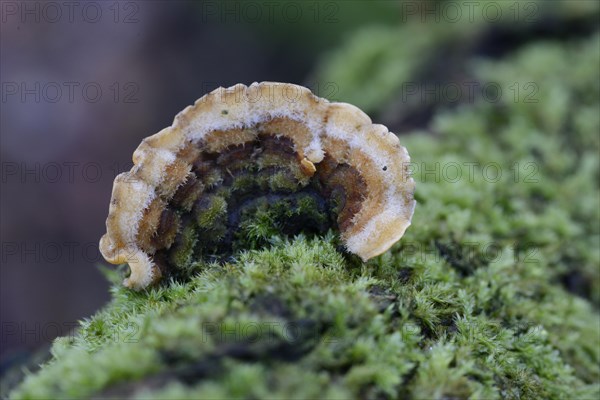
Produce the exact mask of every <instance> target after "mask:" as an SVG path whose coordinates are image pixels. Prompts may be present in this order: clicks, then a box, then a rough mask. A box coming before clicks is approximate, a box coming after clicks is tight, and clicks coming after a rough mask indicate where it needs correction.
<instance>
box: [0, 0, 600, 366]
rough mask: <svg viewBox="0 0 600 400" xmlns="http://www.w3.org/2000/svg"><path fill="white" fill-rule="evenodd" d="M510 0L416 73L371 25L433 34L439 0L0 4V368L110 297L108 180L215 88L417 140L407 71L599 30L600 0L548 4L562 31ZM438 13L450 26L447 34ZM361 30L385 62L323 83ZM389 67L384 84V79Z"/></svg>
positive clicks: (425, 109)
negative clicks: (355, 109) (405, 93)
mask: <svg viewBox="0 0 600 400" xmlns="http://www.w3.org/2000/svg"><path fill="white" fill-rule="evenodd" d="M475 3H477V4H478V5H479V8H475V9H474V12H475V13H476V15H479V16H480V17H481V15H480V12H481V9H482V5H483V6H487V4H489V3H493V4H500V3H502V2H500V3H498V2H493V1H489V0H486V1H482V2H475ZM480 3H481V4H480ZM484 3H485V4H484ZM513 3H514V4H517V2H510V4H509V5H508V6H506V8H505V12H506V14H505V15H512V14H508V13H509V12H511V13H513V12H517V11H519V12H521V14H519V16H518V18H513V20H512V21H508V23H506V24H504V25H503V26H502V27H500V28H499V27H498V26H496V25H493V24H486V21H485V20H484V21H483V23H481V21H479V23H480V25H481V29H479V28H478V29H473V28H472V24H471V25H469V24H470V22H469V21H465V20H466V14H465V18H463V20H461V21H460V23H456V24H455V25H456V28H459V29H450V30H448V32H449V33H451V34H452V35H454V36H452V39H453V43H457V44H456V45H454V47H448V46H446V45H445V44H443V43H442V44H439V45H438V48H437V50H436V51H429V52H428V53H427V54H426V52H425V51H424V52H423V59H425V58H427V59H428V60H429V61H430V63H429V65H432V66H433V68H429V69H422V68H420V64H419V62H418V61H419V60H414V59H406V58H403V53H402V49H403V48H404V47H407V48H409V49H413V50H411V51H414V47H411V46H413V45H414V46H417V44H418V46H422V47H423V48H424V49H428V48H429V47H427V46H428V44H427V43H421V42H420V40H421V37H420V36H419V34H418V33H417V34H415V35H410V37H408V36H405V37H401V38H399V39H398V40H397V41H393V42H391V43H389V46H390V49H391V50H392V51H390V52H389V54H390V56H389V57H388V58H387V59H380V57H381V54H382V52H381V51H380V50H381V47H382V46H386V44H382V43H381V42H379V41H378V37H389V35H387V36H384V35H380V36H378V34H379V33H378V32H379V31H377V29H380V28H383V29H385V28H393V27H396V26H400V25H402V24H405V23H407V21H409V22H412V23H416V24H419V23H421V22H423V26H424V29H435V28H436V27H437V26H438V25H439V22H440V21H439V20H436V18H437V17H439V10H440V9H439V8H437V9H436V8H435V4H438V3H437V2H435V1H425V2H419V1H404V2H400V1H394V0H377V1H367V2H363V1H354V0H347V1H322V2H317V1H225V2H221V1H106V2H105V1H90V2H86V1H78V2H69V1H67V2H62V1H60V2H43V1H24V2H21V1H2V2H1V3H0V6H1V10H0V11H1V15H0V19H1V20H0V22H1V28H0V60H1V61H0V78H1V83H2V88H1V95H2V100H1V103H0V106H1V112H0V114H1V115H0V121H1V122H0V157H1V165H2V171H1V194H0V203H1V207H0V220H1V228H0V234H1V240H0V242H1V246H2V248H1V264H2V265H1V268H0V301H1V304H0V311H1V317H0V328H1V338H0V340H1V342H0V367H4V366H6V365H9V364H14V363H15V362H16V361H15V360H19V359H22V358H26V357H28V355H29V354H30V353H31V352H32V351H33V350H35V349H38V348H40V347H44V346H45V345H47V344H48V343H50V342H51V340H52V339H53V338H54V337H56V336H63V335H67V334H69V332H70V331H71V330H72V329H73V327H74V326H75V325H76V324H77V321H78V320H80V319H82V318H85V317H86V316H89V315H91V314H93V313H94V312H95V311H96V310H97V309H98V308H100V307H101V306H102V305H103V304H104V303H106V302H107V301H108V299H109V291H108V286H109V285H108V282H107V281H106V280H105V278H104V277H103V275H102V273H101V271H100V266H101V265H106V263H105V262H104V261H103V260H102V257H101V256H100V254H99V252H98V240H99V239H100V237H101V235H102V234H103V233H104V232H105V224H104V222H105V219H106V216H107V213H108V204H109V200H110V195H111V188H112V181H113V179H114V177H115V176H116V175H117V174H118V173H120V172H123V171H126V170H128V169H129V168H130V167H131V155H132V154H133V151H134V150H135V148H136V147H137V145H138V144H139V142H140V141H141V140H142V139H143V138H144V137H146V136H149V135H151V134H154V133H156V132H158V131H159V130H161V129H162V128H164V127H166V126H169V125H170V124H171V123H172V121H173V117H174V116H175V114H177V113H178V112H179V111H181V110H182V109H183V108H185V107H186V106H187V105H189V104H192V103H193V102H194V101H195V100H196V99H197V98H199V97H201V96H202V95H203V94H205V93H207V92H208V91H211V90H212V89H215V88H217V87H219V86H224V87H227V86H231V85H233V84H236V83H244V84H251V83H252V82H254V81H264V80H270V81H283V82H292V83H298V84H302V85H305V86H308V87H310V88H311V89H312V90H313V91H314V92H315V93H316V94H317V95H320V96H322V97H327V98H329V99H330V100H339V101H348V102H352V103H355V104H357V105H359V106H361V107H363V108H364V109H365V110H366V111H367V112H369V114H370V115H371V116H372V117H373V119H374V120H375V121H377V122H381V123H385V124H387V125H388V126H389V127H390V129H392V130H394V131H395V132H396V133H402V132H403V131H405V130H408V129H412V128H419V127H422V126H423V125H424V123H425V122H426V121H427V118H428V117H429V116H430V115H431V113H432V108H433V107H436V106H437V105H436V104H433V105H431V104H430V105H428V106H423V104H408V103H406V102H404V101H403V98H402V97H401V96H398V91H397V89H398V85H399V83H401V82H402V81H403V80H405V77H408V76H411V75H410V74H413V73H414V72H415V71H416V76H418V78H419V79H420V80H421V81H436V80H437V81H439V80H441V81H444V80H445V81H453V80H462V81H464V80H467V79H468V78H469V77H468V76H465V75H464V73H465V72H464V71H465V69H464V68H462V64H461V63H460V62H457V60H460V59H463V58H465V57H464V56H465V54H469V53H470V54H473V53H475V54H481V55H485V56H489V57H498V56H501V55H502V54H503V53H504V52H506V51H507V50H508V49H513V48H515V47H517V46H519V45H520V44H521V43H524V42H526V41H527V40H530V39H531V38H539V37H556V36H558V37H563V36H569V35H578V34H588V33H589V32H591V31H593V30H594V29H596V28H597V2H596V1H586V0H582V1H579V2H571V1H568V0H567V1H562V2H558V1H557V2H547V3H556V4H558V3H560V4H562V5H563V6H564V5H565V4H571V5H569V6H568V7H566V8H567V9H568V10H567V11H569V14H568V16H570V17H569V18H570V20H567V21H566V22H565V20H564V18H565V17H564V15H566V14H564V13H558V14H557V15H563V16H562V17H561V18H563V20H560V21H559V20H558V19H556V18H555V17H553V16H552V14H549V16H541V13H538V11H540V10H541V6H540V4H542V3H540V2H536V1H528V2H524V3H520V5H519V6H516V8H515V7H514V6H513V8H512V9H511V8H509V7H510V5H511V4H513ZM502 4H504V3H502ZM423 5H426V6H431V8H430V10H432V12H431V13H428V14H424V13H423V10H425V8H423V7H425V6H423ZM590 5H591V9H593V18H591V19H590V18H589V15H588V14H587V13H588V11H587V9H588V8H590V7H589V6H590ZM436 10H437V11H436ZM447 11H448V13H447V14H446V15H442V16H441V18H442V21H441V22H442V23H444V22H445V23H446V25H448V24H449V23H454V22H455V21H454V20H453V18H454V16H453V15H452V14H451V12H452V9H450V8H448V9H447ZM492 11H493V10H492ZM531 11H535V12H536V13H535V15H534V14H533V13H532V12H531ZM407 14H410V15H407ZM529 16H534V17H535V18H532V19H531V20H528V17H529ZM567 19H568V18H567ZM479 20H481V18H479ZM517 20H518V21H517ZM586 21H587V22H586ZM589 21H592V23H591V24H589ZM515 22H519V24H516V23H515ZM426 24H427V25H426ZM517 25H518V26H519V28H517V27H516V26H517ZM462 26H467V27H469V30H468V31H467V30H465V31H464V32H466V33H464V32H463V31H462V30H461V29H460V27H462ZM370 28H374V30H373V29H371V30H369V29H370ZM363 29H365V34H364V35H362V36H358V37H357V39H356V40H355V42H353V43H357V42H360V41H361V40H363V41H365V40H366V41H369V40H371V41H372V43H373V45H374V48H375V49H376V50H377V49H379V50H377V51H374V52H373V54H372V56H371V57H372V58H371V59H367V61H368V62H364V60H365V59H364V58H363V59H362V62H363V63H362V64H361V66H360V68H358V67H357V70H356V71H354V72H353V75H348V76H345V77H344V78H345V82H353V85H352V87H345V86H344V84H342V83H340V82H341V81H338V80H331V79H327V77H328V76H340V75H339V74H338V75H336V72H335V71H337V70H336V68H338V69H339V67H340V66H342V67H343V66H344V64H347V65H348V64H349V65H351V63H352V60H351V59H348V60H347V59H345V58H344V57H345V53H344V52H341V53H340V52H335V50H336V49H338V48H340V47H341V46H343V45H344V44H345V43H347V42H348V40H350V38H351V37H352V36H353V35H354V34H355V33H357V32H359V31H361V30H363ZM444 29H446V28H444ZM415 31H416V32H418V31H419V30H418V29H415ZM444 35H445V33H444V34H442V35H441V36H444ZM461 35H464V36H461ZM457 38H459V39H457ZM369 43H370V42H369ZM369 43H367V44H366V45H365V44H364V43H363V44H362V46H363V47H364V48H365V49H366V50H365V51H366V52H367V53H368V50H369ZM415 43H417V44H415ZM419 43H420V44H419ZM359 44H360V43H359ZM350 47H352V44H351V45H350ZM333 53H335V57H333V58H331V57H330V55H331V54H333ZM350 53H351V52H350ZM350 53H349V54H350ZM365 57H367V58H368V57H370V55H369V54H367V55H366V56H365ZM390 57H396V58H397V60H396V59H393V58H390ZM323 60H329V61H330V63H329V64H327V63H326V66H325V67H323ZM390 60H391V61H390ZM396 61H397V63H396ZM390 63H392V64H393V65H397V69H396V70H394V71H391V72H392V77H391V78H390V74H389V73H388V72H389V71H388V70H386V71H380V70H378V65H386V66H387V65H390ZM394 63H396V64H394ZM349 70H352V68H349ZM332 71H333V72H332ZM323 77H325V78H323ZM363 77H367V79H363ZM388 78H389V80H390V83H389V84H388V81H386V79H388ZM369 79H373V81H374V82H376V83H377V85H379V86H377V88H376V90H378V91H379V90H381V89H380V88H385V89H389V90H390V95H389V97H390V101H389V102H388V101H385V102H383V103H382V100H381V98H383V97H382V96H376V99H375V100H373V99H374V98H373V97H369V94H370V93H371V94H372V92H369V90H368V89H369V87H370V86H371V81H369ZM363 90H364V91H363ZM394 91H395V95H394ZM363 93H364V95H363ZM384 100H385V99H384ZM378 102H379V103H378ZM110 268H112V267H110ZM0 370H1V369H0ZM0 372H1V371H0Z"/></svg>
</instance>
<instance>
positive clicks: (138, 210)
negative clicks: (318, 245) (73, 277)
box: [100, 82, 415, 289]
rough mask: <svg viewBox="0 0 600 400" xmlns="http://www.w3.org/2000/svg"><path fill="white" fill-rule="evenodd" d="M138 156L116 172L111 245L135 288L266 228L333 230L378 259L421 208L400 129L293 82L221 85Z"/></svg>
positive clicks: (109, 256)
mask: <svg viewBox="0 0 600 400" xmlns="http://www.w3.org/2000/svg"><path fill="white" fill-rule="evenodd" d="M133 161H134V164H135V165H134V167H133V168H132V169H131V171H129V172H126V173H123V174H121V175H119V176H118V177H117V178H116V179H115V183H114V187H113V193H112V199H111V203H110V209H109V215H108V218H107V221H106V227H107V233H106V234H105V235H104V236H103V237H102V239H101V240H100V250H101V252H102V255H103V256H104V258H105V259H106V260H107V261H109V262H111V263H114V264H119V263H124V262H126V263H128V264H129V266H130V268H131V275H130V277H129V278H127V279H126V280H125V282H124V284H125V285H126V286H128V287H131V288H135V289H142V288H145V287H147V286H149V285H151V284H153V283H155V282H157V281H159V280H160V279H161V278H162V277H164V276H170V275H174V274H177V273H178V271H181V270H186V269H187V267H189V265H190V264H191V263H192V262H193V261H197V260H200V259H203V260H219V259H223V257H224V256H226V255H229V254H231V253H232V251H234V250H240V249H244V248H245V247H244V245H245V244H250V245H252V246H257V245H261V244H264V242H265V239H266V238H268V236H266V235H267V234H272V235H276V234H283V235H296V234H298V233H301V232H306V233H313V234H324V233H326V232H327V231H328V230H329V229H332V230H334V231H339V236H340V239H341V241H342V243H343V245H344V247H345V248H346V249H347V250H348V251H350V252H351V253H354V254H357V255H358V256H360V257H361V258H362V259H363V260H368V259H369V258H372V257H374V256H376V255H379V254H381V253H383V252H385V251H386V250H387V249H389V248H390V246H392V245H393V244H394V243H395V242H397V241H398V240H399V239H400V238H401V237H402V235H403V234H404V231H405V230H406V228H407V227H408V226H409V225H410V221H411V218H412V214H413V211H414V207H415V201H414V199H413V191H414V182H413V180H412V178H411V177H410V174H409V173H408V163H409V161H410V159H409V157H408V153H407V151H406V149H405V148H404V147H402V146H401V145H400V142H399V140H398V138H397V137H396V135H394V134H393V133H390V132H388V130H387V128H386V127H385V126H383V125H377V124H373V123H372V122H371V120H370V119H369V117H368V116H367V115H366V114H364V113H363V112H362V111H361V110H359V109H358V108H356V107H354V106H352V105H350V104H345V103H330V102H329V101H327V100H325V99H322V98H319V97H316V96H314V95H313V94H312V93H311V92H310V91H309V90H308V89H306V88H304V87H301V86H297V85H292V84H282V83H273V82H263V83H254V84H252V85H251V86H249V87H246V86H244V85H236V86H233V87H231V88H228V89H223V88H220V89H217V90H215V91H213V92H211V93H209V94H208V95H206V96H204V97H202V98H201V99H199V100H198V101H197V102H196V103H195V104H194V105H193V106H190V107H188V108H186V109H185V110H184V111H182V112H181V113H180V114H179V115H178V116H177V117H176V118H175V121H174V123H173V125H172V126H171V127H169V128H166V129H164V130H162V131H161V132H159V133H157V134H156V135H153V136H151V137H149V138H146V139H144V141H143V142H142V143H141V144H140V146H139V147H138V149H137V150H136V151H135V152H134V154H133ZM257 218H258V219H262V220H263V222H266V223H268V226H267V227H264V226H263V227H257V226H256V223H254V222H253V220H255V219H257ZM257 228H259V229H257ZM261 230H262V232H261ZM252 246H251V247H250V248H252Z"/></svg>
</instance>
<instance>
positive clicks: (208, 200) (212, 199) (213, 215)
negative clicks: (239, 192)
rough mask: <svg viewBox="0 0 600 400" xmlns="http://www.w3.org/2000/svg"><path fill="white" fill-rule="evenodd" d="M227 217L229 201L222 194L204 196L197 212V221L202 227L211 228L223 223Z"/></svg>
mask: <svg viewBox="0 0 600 400" xmlns="http://www.w3.org/2000/svg"><path fill="white" fill-rule="evenodd" d="M226 217H227V201H226V200H225V199H224V198H223V197H221V196H204V197H203V198H202V204H200V205H199V206H198V210H197V212H196V222H197V224H198V227H199V228H201V229H206V230H211V229H214V228H215V227H216V226H217V225H222V224H223V223H224V220H225V219H226Z"/></svg>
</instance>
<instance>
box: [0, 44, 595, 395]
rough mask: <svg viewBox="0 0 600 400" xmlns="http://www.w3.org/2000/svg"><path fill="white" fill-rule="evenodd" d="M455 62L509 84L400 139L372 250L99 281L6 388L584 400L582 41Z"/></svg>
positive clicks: (591, 121) (273, 245)
mask: <svg viewBox="0 0 600 400" xmlns="http://www.w3.org/2000/svg"><path fill="white" fill-rule="evenodd" d="M428 43H429V42H428ZM346 51H350V50H348V49H346ZM352 51H357V52H358V51H360V50H357V49H354V50H352ZM413 56H414V55H413ZM355 58H356V59H358V60H360V55H359V54H358V55H356V57H355ZM382 62H384V63H385V62H388V63H389V64H388V66H389V65H393V62H394V60H393V58H392V59H390V60H388V61H385V60H383V61H382ZM465 65H466V67H465V68H466V69H467V70H468V72H469V74H471V76H474V77H476V78H477V80H478V81H479V82H496V83H498V84H499V85H501V86H502V87H503V88H505V92H504V93H511V95H510V96H508V95H504V96H503V97H502V98H501V99H500V100H499V101H497V102H490V101H486V100H485V99H481V98H480V99H476V100H475V101H472V102H467V103H465V104H461V105H459V106H456V107H452V108H449V109H446V110H444V109H437V110H435V113H434V116H433V117H432V118H431V120H430V121H429V122H428V123H427V124H426V126H425V127H424V128H423V129H422V130H421V131H414V132H412V133H410V134H407V135H403V136H401V141H402V143H403V145H405V146H406V147H407V148H408V149H409V152H410V154H411V157H412V160H413V162H414V163H415V164H414V166H413V170H414V178H415V179H416V181H417V192H416V197H417V200H418V205H417V208H416V212H415V216H414V219H413V225H412V226H411V227H410V228H409V229H408V231H407V233H406V235H405V237H404V238H403V239H402V240H401V241H400V242H399V243H398V244H397V245H396V246H395V247H394V248H393V249H392V250H391V251H389V252H387V253H385V254H384V255H382V256H380V257H377V258H376V259H374V260H372V261H370V262H368V263H361V262H358V261H357V260H356V259H354V258H352V257H348V256H346V255H344V254H342V253H341V252H340V251H339V248H338V245H337V242H336V240H335V237H334V235H332V234H328V235H326V236H324V237H316V238H312V239H308V238H306V237H304V236H299V237H296V238H291V239H281V238H278V237H271V238H270V239H269V245H268V246H265V247H264V248H263V249H261V250H253V251H247V252H241V253H238V254H237V256H236V259H235V261H234V262H231V263H227V264H225V265H219V264H205V263H201V262H199V263H196V264H195V268H196V270H195V271H196V274H195V275H194V276H193V278H191V280H189V281H187V282H170V283H169V284H167V285H165V286H163V287H160V288H154V289H150V290H148V291H145V292H141V293H136V292H132V291H129V290H127V289H124V288H122V287H121V286H120V283H119V282H120V276H117V275H118V274H117V273H114V272H113V273H112V274H109V275H110V276H112V279H114V281H115V285H114V286H113V289H112V290H113V300H112V302H111V303H110V304H109V305H107V306H106V307H105V308H104V309H102V310H101V311H99V312H98V313H97V314H96V315H95V316H93V317H92V318H90V319H88V320H85V321H83V322H82V326H81V329H80V331H79V333H78V334H77V335H76V336H74V337H72V338H61V339H58V340H57V341H56V342H55V343H54V346H53V348H52V353H53V356H54V357H53V359H52V360H51V361H49V362H48V363H47V364H46V365H45V366H44V367H43V368H42V370H41V371H39V372H37V373H35V374H33V375H30V376H28V377H27V378H26V379H25V381H24V382H23V383H22V384H21V385H20V386H19V387H18V388H17V389H16V390H15V391H14V392H13V393H12V395H11V396H12V397H13V398H15V399H23V398H59V397H71V398H84V397H91V396H96V397H111V396H112V397H127V396H130V397H134V398H156V399H165V398H173V399H181V398H343V399H348V398H357V397H359V398H414V399H431V398H439V399H441V398H445V399H450V398H484V399H495V398H511V399H566V398H569V399H573V398H576V399H580V398H598V397H599V396H600V383H599V382H600V367H599V365H600V343H599V341H600V316H599V315H600V313H599V308H600V271H599V268H600V247H599V246H598V244H599V241H600V227H599V224H598V221H600V215H599V213H600V207H599V186H598V182H599V181H600V176H599V175H600V174H599V170H600V161H599V160H600V157H599V149H600V138H599V132H600V113H598V110H599V109H600V100H599V93H600V81H599V79H598V70H599V68H600V36H598V35H597V34H594V35H592V36H589V35H588V36H587V37H582V38H569V39H565V40H545V41H539V40H536V41H533V42H531V43H529V44H526V45H524V46H522V47H520V48H519V49H518V50H516V51H514V52H512V53H510V54H508V55H506V56H504V57H502V58H501V59H497V60H493V61H492V60H489V59H488V60H482V59H475V58H473V59H469V60H468V63H466V64H465ZM355 67H356V66H355V65H354V66H352V68H355ZM383 67H385V65H383V66H382V68H383ZM349 68H351V67H349ZM390 68H391V67H390ZM340 79H343V78H340ZM347 82H348V85H351V83H352V81H351V80H349V81H347ZM514 82H520V83H526V82H534V83H535V84H536V85H537V87H538V89H539V91H538V94H537V97H536V98H537V100H538V101H537V102H524V101H515V99H514V98H513V97H512V92H510V91H509V89H508V86H510V85H511V84H513V83H514ZM369 102H370V104H376V103H377V101H376V99H374V98H369ZM359 105H360V104H359ZM459 174H460V178H458V175H459Z"/></svg>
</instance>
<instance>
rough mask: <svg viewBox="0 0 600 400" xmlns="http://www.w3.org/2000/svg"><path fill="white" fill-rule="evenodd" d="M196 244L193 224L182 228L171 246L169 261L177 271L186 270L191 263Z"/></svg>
mask: <svg viewBox="0 0 600 400" xmlns="http://www.w3.org/2000/svg"><path fill="white" fill-rule="evenodd" d="M197 243H198V232H197V231H196V227H195V226H194V225H193V224H189V225H187V226H186V227H184V229H183V231H182V232H181V234H180V235H179V236H178V238H177V239H176V242H175V244H173V250H172V251H171V252H170V257H169V261H170V262H171V263H172V265H174V266H175V267H176V268H178V269H185V268H187V267H188V266H189V265H190V263H191V262H192V261H193V256H194V249H195V247H196V244H197Z"/></svg>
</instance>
